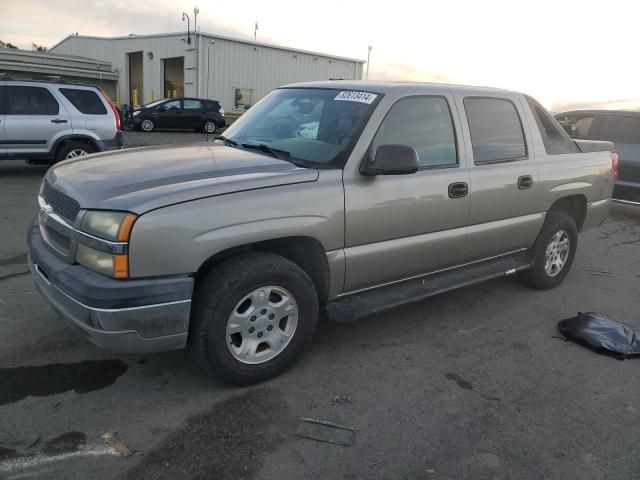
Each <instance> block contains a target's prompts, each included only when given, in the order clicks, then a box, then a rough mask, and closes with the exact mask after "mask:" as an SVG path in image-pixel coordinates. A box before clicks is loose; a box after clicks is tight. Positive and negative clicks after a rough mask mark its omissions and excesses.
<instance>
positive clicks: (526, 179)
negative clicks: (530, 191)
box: [518, 175, 533, 190]
mask: <svg viewBox="0 0 640 480" xmlns="http://www.w3.org/2000/svg"><path fill="white" fill-rule="evenodd" d="M532 185H533V177H532V176H531V175H522V176H520V177H518V188H519V189H520V190H525V189H527V188H531V186H532Z"/></svg>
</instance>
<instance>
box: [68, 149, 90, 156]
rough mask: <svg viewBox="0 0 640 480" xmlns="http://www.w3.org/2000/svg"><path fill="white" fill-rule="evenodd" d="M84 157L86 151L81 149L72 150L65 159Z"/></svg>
mask: <svg viewBox="0 0 640 480" xmlns="http://www.w3.org/2000/svg"><path fill="white" fill-rule="evenodd" d="M86 155H88V153H87V151H86V150H83V149H82V148H74V149H73V150H71V151H70V152H69V153H67V156H66V158H78V157H84V156H86Z"/></svg>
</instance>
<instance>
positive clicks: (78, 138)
mask: <svg viewBox="0 0 640 480" xmlns="http://www.w3.org/2000/svg"><path fill="white" fill-rule="evenodd" d="M73 142H80V143H85V144H87V145H89V146H91V147H92V148H93V151H94V152H99V151H100V146H99V145H98V142H97V141H96V139H95V138H92V137H89V136H88V135H66V136H64V137H61V138H59V139H57V140H56V143H55V144H54V145H53V148H52V149H51V152H52V156H53V158H56V157H57V156H58V152H59V151H60V149H61V148H62V147H64V146H65V145H68V144H69V143H73Z"/></svg>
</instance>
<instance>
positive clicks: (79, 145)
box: [55, 142, 96, 163]
mask: <svg viewBox="0 0 640 480" xmlns="http://www.w3.org/2000/svg"><path fill="white" fill-rule="evenodd" d="M80 151H81V152H84V154H82V155H75V156H73V157H70V155H71V154H72V152H80ZM95 151H96V149H95V148H94V146H93V145H91V144H90V143H86V142H68V143H65V144H64V145H62V146H61V147H60V148H59V149H58V152H57V153H56V158H55V163H58V162H61V161H63V160H67V157H69V158H79V157H81V156H83V155H89V154H90V153H93V152H95Z"/></svg>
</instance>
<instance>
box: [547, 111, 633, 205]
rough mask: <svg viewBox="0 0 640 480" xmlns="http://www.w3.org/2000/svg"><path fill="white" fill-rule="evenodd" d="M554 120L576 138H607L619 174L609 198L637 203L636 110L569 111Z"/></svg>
mask: <svg viewBox="0 0 640 480" xmlns="http://www.w3.org/2000/svg"><path fill="white" fill-rule="evenodd" d="M556 119H557V120H558V121H559V122H560V124H561V125H562V126H563V127H564V129H565V130H566V131H567V133H568V134H569V135H570V136H571V137H572V138H574V139H576V140H608V141H610V142H613V143H614V145H615V149H616V153H617V154H618V158H619V163H620V167H619V176H618V180H617V181H616V185H615V188H614V190H613V199H614V200H616V201H619V202H622V203H633V204H640V112H630V111H619V110H572V111H569V112H563V113H558V114H556Z"/></svg>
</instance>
